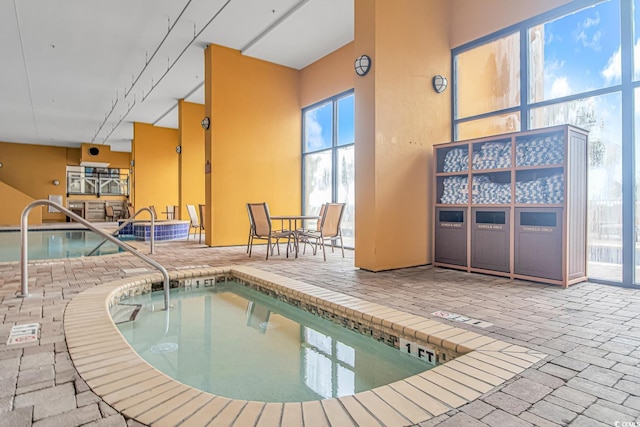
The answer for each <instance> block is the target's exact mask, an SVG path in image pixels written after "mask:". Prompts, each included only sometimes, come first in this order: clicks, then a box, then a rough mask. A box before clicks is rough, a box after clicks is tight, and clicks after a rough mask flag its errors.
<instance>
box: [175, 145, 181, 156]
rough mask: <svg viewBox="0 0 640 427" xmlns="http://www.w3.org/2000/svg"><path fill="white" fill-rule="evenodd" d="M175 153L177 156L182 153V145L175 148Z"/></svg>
mask: <svg viewBox="0 0 640 427" xmlns="http://www.w3.org/2000/svg"><path fill="white" fill-rule="evenodd" d="M176 153H178V154H180V153H182V145H178V146H176Z"/></svg>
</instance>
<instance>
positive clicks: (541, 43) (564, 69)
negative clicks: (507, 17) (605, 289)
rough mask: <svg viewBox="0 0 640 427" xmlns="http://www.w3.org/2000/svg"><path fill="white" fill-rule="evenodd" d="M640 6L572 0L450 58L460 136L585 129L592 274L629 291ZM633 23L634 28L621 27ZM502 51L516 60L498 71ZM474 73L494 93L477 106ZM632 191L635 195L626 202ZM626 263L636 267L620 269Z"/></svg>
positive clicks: (634, 276)
mask: <svg viewBox="0 0 640 427" xmlns="http://www.w3.org/2000/svg"><path fill="white" fill-rule="evenodd" d="M639 5H640V0H604V1H603V0H579V1H574V2H570V3H569V4H567V5H564V6H561V7H559V8H558V9H556V10H555V11H551V12H548V13H545V14H544V15H541V16H539V17H534V18H532V19H530V20H529V21H526V22H523V23H521V24H517V25H514V26H512V27H510V28H507V29H504V30H502V31H500V32H498V33H496V34H494V35H489V36H487V37H484V38H483V39H481V40H478V41H475V42H472V43H469V44H468V45H465V46H461V47H460V48H457V49H454V51H453V64H454V82H453V90H454V97H455V104H456V105H457V111H456V112H455V114H454V120H453V123H454V129H453V130H454V135H455V137H456V139H469V138H476V137H481V136H486V135H492V134H498V133H503V132H505V131H506V132H509V131H518V130H527V129H535V128H542V127H547V126H553V125H558V124H564V123H570V124H574V125H576V126H578V127H581V128H584V129H586V130H588V131H589V147H588V165H587V167H588V226H587V227H588V230H587V242H588V254H587V259H588V276H589V278H590V279H596V280H601V281H604V282H611V283H623V284H625V285H630V284H632V283H638V282H639V281H640V276H639V275H638V274H640V273H636V270H638V271H640V260H637V258H638V257H637V255H636V252H637V251H636V250H635V246H636V243H635V242H636V241H637V240H638V239H637V238H636V237H637V232H638V227H639V226H640V214H639V213H638V209H636V205H637V202H635V201H636V200H639V199H640V169H639V168H638V165H639V161H640V156H639V154H638V153H639V152H640V138H639V137H636V139H637V141H636V142H635V143H634V141H633V140H632V138H631V135H634V127H635V135H638V134H639V133H640V128H638V127H637V126H640V116H638V115H637V114H636V115H635V116H634V111H633V110H634V108H630V107H632V106H633V101H629V97H631V96H633V95H636V96H635V103H636V106H635V111H640V109H639V108H638V107H639V106H640V100H639V99H638V95H640V92H638V91H639V90H640V49H639V47H640V37H638V36H636V35H635V34H632V33H635V31H634V30H633V29H632V27H635V28H640V27H639V26H638V25H639V24H640V14H639V12H638V9H639ZM630 17H633V26H630V25H628V24H626V22H627V20H629V21H630ZM516 35H519V40H520V41H521V42H520V43H516V42H515V40H516V38H517V37H516ZM510 40H511V41H510ZM522 41H525V42H524V43H523V42H522ZM525 47H526V48H525ZM521 49H522V50H524V51H521ZM503 51H504V52H506V51H508V52H510V53H511V54H512V55H513V57H512V58H510V59H509V60H503V61H502V63H503V64H506V65H504V67H506V69H499V68H497V67H496V66H495V65H494V62H495V63H500V61H492V60H491V59H490V58H493V57H496V58H498V57H500V56H501V55H503V54H502V53H501V52H503ZM634 52H638V53H637V54H635V55H634ZM492 55H493V56H492ZM504 55H506V54H504ZM469 58H475V61H469V60H468V59H469ZM487 64H492V66H493V67H494V68H495V69H496V76H495V78H494V79H493V82H492V81H491V78H490V76H487V73H484V72H483V71H482V70H483V69H486V67H487ZM463 67H464V68H463ZM624 67H627V68H626V69H625V68H624ZM631 67H633V69H631ZM478 70H480V71H478ZM522 70H525V71H526V73H524V74H522ZM478 73H479V77H478V78H479V85H481V86H483V87H486V86H488V85H492V84H493V85H495V86H496V87H497V88H498V89H500V90H498V91H496V89H495V88H494V89H493V92H492V93H489V94H484V95H482V97H481V98H478V99H480V100H477V99H476V97H480V96H481V95H479V94H478V91H482V89H478V88H473V87H471V84H470V83H469V80H470V79H471V77H469V76H474V75H476V74H478ZM516 76H520V77H519V80H517V81H516ZM505 79H506V80H505ZM496 82H500V83H496ZM507 82H508V83H507ZM636 92H637V93H636ZM497 95H500V96H499V97H497ZM625 126H626V127H625ZM634 148H635V156H630V155H629V154H630V153H633V152H634ZM625 153H626V154H625ZM625 156H627V157H633V158H634V161H635V166H630V165H632V164H633V163H634V162H625V158H626V157H625ZM631 188H633V189H634V191H633V198H632V197H627V198H625V197H626V196H625V194H629V195H630V194H631V193H625V192H626V191H629V190H625V189H631ZM623 230H625V231H624V232H623ZM626 230H631V231H633V235H634V237H633V239H630V240H633V241H634V244H633V245H632V246H633V247H624V246H623V239H624V238H625V233H626ZM630 240H629V241H630ZM627 246H629V245H627ZM632 252H633V256H629V255H630V254H631V253H632ZM632 259H633V260H634V262H633V264H634V265H625V261H624V260H632ZM627 264H630V263H629V262H627Z"/></svg>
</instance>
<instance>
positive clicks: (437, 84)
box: [431, 74, 449, 93]
mask: <svg viewBox="0 0 640 427" xmlns="http://www.w3.org/2000/svg"><path fill="white" fill-rule="evenodd" d="M431 83H432V84H433V90H435V91H436V92H438V93H442V92H444V91H445V90H446V89H447V85H448V84H449V83H448V82H447V78H446V77H444V76H441V75H440V74H437V75H435V76H433V80H432V82H431Z"/></svg>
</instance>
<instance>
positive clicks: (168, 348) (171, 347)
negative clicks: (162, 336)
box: [151, 342, 178, 353]
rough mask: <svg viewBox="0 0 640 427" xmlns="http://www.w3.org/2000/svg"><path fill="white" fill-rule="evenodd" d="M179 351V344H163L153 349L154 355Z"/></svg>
mask: <svg viewBox="0 0 640 427" xmlns="http://www.w3.org/2000/svg"><path fill="white" fill-rule="evenodd" d="M177 349H178V344H176V343H174V342H163V343H162V344H156V345H154V346H153V347H151V352H152V353H171V352H172V351H176V350H177Z"/></svg>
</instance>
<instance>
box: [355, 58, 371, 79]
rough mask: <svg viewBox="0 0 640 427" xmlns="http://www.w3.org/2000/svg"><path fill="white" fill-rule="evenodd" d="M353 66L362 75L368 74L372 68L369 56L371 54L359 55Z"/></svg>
mask: <svg viewBox="0 0 640 427" xmlns="http://www.w3.org/2000/svg"><path fill="white" fill-rule="evenodd" d="M353 68H354V69H355V70H356V74H357V75H359V76H360V77H362V76H366V75H367V73H368V72H369V70H370V69H371V58H369V55H360V56H359V57H357V58H356V61H355V62H354V63H353Z"/></svg>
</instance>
